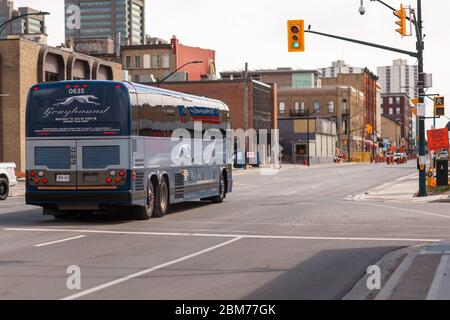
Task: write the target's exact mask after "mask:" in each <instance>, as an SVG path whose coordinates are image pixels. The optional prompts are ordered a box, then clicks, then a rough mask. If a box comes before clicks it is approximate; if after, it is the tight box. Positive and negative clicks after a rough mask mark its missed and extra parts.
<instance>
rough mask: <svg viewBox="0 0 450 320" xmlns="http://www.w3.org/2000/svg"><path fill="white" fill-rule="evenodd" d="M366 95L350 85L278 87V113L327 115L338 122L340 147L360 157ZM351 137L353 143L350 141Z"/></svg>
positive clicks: (319, 116) (299, 115)
mask: <svg viewBox="0 0 450 320" xmlns="http://www.w3.org/2000/svg"><path fill="white" fill-rule="evenodd" d="M364 107H365V98H364V94H363V93H362V92H361V91H358V90H356V89H355V88H353V87H350V86H327V87H322V88H310V89H284V90H283V89H280V90H278V115H279V118H280V119H283V118H305V117H307V116H308V113H309V117H310V118H313V119H315V118H325V119H329V120H331V121H333V122H335V123H336V130H337V136H338V143H337V145H336V147H337V148H339V149H340V151H341V152H342V153H343V154H344V156H345V158H346V159H348V153H349V146H350V156H351V157H352V158H353V159H354V160H357V158H358V157H361V152H362V149H363V139H362V136H363V131H364V129H365V122H364ZM349 141H350V144H349Z"/></svg>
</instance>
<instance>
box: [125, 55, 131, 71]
mask: <svg viewBox="0 0 450 320" xmlns="http://www.w3.org/2000/svg"><path fill="white" fill-rule="evenodd" d="M125 69H131V56H126V57H125Z"/></svg>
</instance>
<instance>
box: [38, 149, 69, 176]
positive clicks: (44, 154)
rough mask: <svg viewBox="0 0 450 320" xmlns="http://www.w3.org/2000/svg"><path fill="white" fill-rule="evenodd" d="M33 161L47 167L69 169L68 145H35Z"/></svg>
mask: <svg viewBox="0 0 450 320" xmlns="http://www.w3.org/2000/svg"><path fill="white" fill-rule="evenodd" d="M34 162H35V163H34V164H35V165H36V166H46V167H47V168H49V169H64V170H67V169H70V147H36V148H35V149H34Z"/></svg>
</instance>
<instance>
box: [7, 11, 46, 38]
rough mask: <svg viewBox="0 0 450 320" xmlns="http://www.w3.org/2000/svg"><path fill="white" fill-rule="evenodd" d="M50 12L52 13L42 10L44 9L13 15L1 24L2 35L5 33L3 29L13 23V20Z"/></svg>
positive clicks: (44, 14)
mask: <svg viewBox="0 0 450 320" xmlns="http://www.w3.org/2000/svg"><path fill="white" fill-rule="evenodd" d="M49 14H50V12H42V11H39V12H34V13H26V14H21V15H19V16H15V17H12V18H11V19H9V20H6V21H5V22H3V23H2V24H0V35H1V34H2V33H3V30H4V29H5V27H6V26H7V25H8V24H9V23H11V22H13V21H15V20H17V19H20V18H23V17H27V16H48V15H49Z"/></svg>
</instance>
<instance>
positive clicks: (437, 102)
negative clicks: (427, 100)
mask: <svg viewBox="0 0 450 320" xmlns="http://www.w3.org/2000/svg"><path fill="white" fill-rule="evenodd" d="M434 114H435V115H436V116H445V104H444V97H435V98H434Z"/></svg>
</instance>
